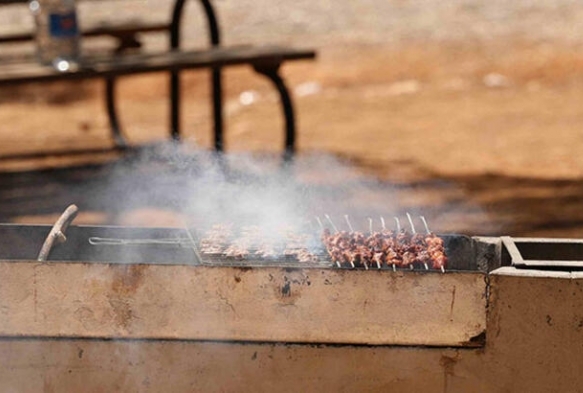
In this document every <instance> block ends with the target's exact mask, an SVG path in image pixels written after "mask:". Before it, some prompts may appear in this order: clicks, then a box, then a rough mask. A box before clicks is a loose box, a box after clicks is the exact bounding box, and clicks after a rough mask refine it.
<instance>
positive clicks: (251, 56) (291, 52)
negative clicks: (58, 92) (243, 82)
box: [0, 0, 316, 158]
mask: <svg viewBox="0 0 583 393" xmlns="http://www.w3.org/2000/svg"><path fill="white" fill-rule="evenodd" d="M198 1H199V2H200V3H201V5H202V7H203V9H204V13H205V16H206V20H207V24H208V31H209V44H210V45H209V47H208V48H206V49H204V50H182V49H180V46H181V45H180V44H181V37H180V27H181V23H182V22H181V21H182V19H183V18H182V15H183V9H184V5H185V2H186V0H176V1H175V2H174V5H173V10H172V16H171V18H170V22H169V23H168V24H159V23H158V24H156V23H152V24H147V23H139V24H136V23H135V22H130V23H128V24H122V25H112V26H100V27H96V28H92V29H85V30H82V32H81V33H82V36H83V37H84V38H83V39H85V38H86V37H98V36H111V37H115V38H116V39H117V40H118V46H117V48H116V49H115V50H114V51H110V52H109V53H106V54H95V55H86V56H83V57H82V59H81V60H80V62H79V66H78V67H75V69H74V70H72V71H69V72H59V71H56V70H55V69H53V68H52V67H49V66H43V65H40V64H39V63H38V62H37V61H36V60H35V58H34V56H32V54H31V56H27V57H24V58H19V59H18V60H17V61H5V62H2V61H1V60H0V87H4V86H10V85H18V84H24V83H43V82H54V81H62V80H80V79H103V80H104V81H105V87H106V88H105V103H106V108H107V114H108V119H109V124H110V128H111V133H112V137H113V140H114V143H115V147H117V148H120V149H124V148H126V147H127V146H128V145H127V142H126V140H125V138H124V136H123V132H122V129H121V125H120V122H119V120H118V115H117V110H116V99H115V90H116V89H115V85H116V80H117V78H119V77H121V76H124V75H131V74H144V73H152V72H169V74H170V87H169V101H170V135H171V138H172V139H174V140H179V139H180V126H179V118H180V71H183V70H186V69H197V68H209V69H211V70H212V72H211V86H212V93H211V97H212V104H213V118H214V148H215V150H216V151H219V152H220V151H222V150H223V147H224V144H223V125H224V122H223V92H222V78H221V76H222V69H223V68H225V67H228V66H235V65H250V66H252V67H253V69H254V70H255V71H256V72H257V73H259V74H260V75H263V76H265V77H267V78H268V79H269V80H271V82H272V83H273V85H274V87H275V88H276V90H277V91H278V93H279V95H280V99H281V100H280V101H281V106H282V110H283V116H284V119H285V145H284V149H285V153H284V156H285V157H286V158H290V157H291V156H292V155H293V153H294V150H295V134H296V130H295V128H296V127H295V116H294V108H293V104H292V99H291V96H290V93H289V91H288V89H287V87H286V85H285V82H284V80H283V78H282V77H281V75H280V72H279V70H280V66H281V65H282V64H283V63H284V62H286V61H293V60H300V59H313V58H314V57H315V55H316V53H315V51H314V50H311V49H294V48H289V47H283V46H236V47H225V46H222V45H221V39H220V30H219V24H218V20H217V17H216V13H215V10H214V8H213V6H212V4H211V1H210V0H198ZM6 4H22V5H26V4H27V2H26V1H24V0H0V6H2V5H6ZM0 12H1V9H0ZM82 22H83V21H81V28H82V29H83V27H82ZM152 33H166V34H168V36H169V47H168V49H167V50H163V51H160V52H156V53H148V52H144V51H142V50H138V51H136V50H135V49H137V48H140V47H141V42H140V40H139V35H141V34H152ZM33 39H34V36H33V34H32V33H21V34H12V35H4V36H0V47H1V45H3V44H17V43H19V42H20V43H21V42H28V41H32V40H33ZM128 49H134V50H131V51H130V50H128Z"/></svg>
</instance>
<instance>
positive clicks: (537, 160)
mask: <svg viewBox="0 0 583 393" xmlns="http://www.w3.org/2000/svg"><path fill="white" fill-rule="evenodd" d="M572 33H573V32H572V31H571V32H570V33H569V32H566V33H565V34H563V35H562V36H561V37H558V38H557V37H551V38H544V37H543V38H541V37H536V39H533V38H532V37H528V36H525V35H524V34H518V33H517V34H510V35H509V34H505V35H504V36H503V37H502V38H496V39H492V40H489V41H488V40H486V41H485V40H480V41H475V40H473V39H471V37H470V38H468V39H461V40H460V39H456V40H451V39H445V40H433V41H429V42H428V41H426V40H424V39H416V38H415V37H413V38H410V39H407V40H406V41H403V42H399V43H394V42H386V43H383V42H377V41H379V40H370V42H366V43H362V42H360V43H354V42H348V41H347V40H342V41H341V45H336V44H334V43H333V42H332V43H331V42H329V41H328V40H323V41H325V42H318V58H317V60H316V61H314V62H310V61H308V62H301V63H296V64H288V65H286V66H285V67H284V68H283V74H284V76H285V77H286V79H287V81H288V82H289V85H290V87H291V89H292V91H293V94H294V97H295V104H296V110H297V119H298V123H299V126H298V141H299V143H298V147H299V156H300V158H301V157H310V156H314V155H316V156H318V155H324V154H332V155H333V156H335V157H339V158H341V159H342V160H345V161H347V162H349V164H346V165H348V166H349V167H350V168H352V169H354V171H353V172H351V174H352V176H356V177H359V178H362V179H366V181H370V179H376V180H374V182H375V186H374V187H373V188H365V189H361V188H357V189H355V190H354V191H353V192H352V194H350V195H351V197H350V198H352V200H351V202H350V203H351V204H349V206H350V207H352V208H359V209H361V211H363V213H362V215H363V216H364V215H366V214H369V213H370V214H376V213H378V212H379V211H382V210H383V208H386V210H387V211H388V212H389V214H390V213H395V214H401V213H403V212H405V211H408V210H412V211H415V212H419V213H424V214H426V215H428V216H429V217H431V218H432V219H433V220H432V221H433V222H434V224H433V226H434V227H435V229H436V230H438V231H450V232H465V233H470V234H492V235H493V234H496V235H500V234H509V235H513V236H557V237H580V236H581V234H582V233H583V209H582V207H583V183H582V182H581V179H583V155H581V154H580V152H581V151H582V149H583V134H582V133H581V130H582V129H583V110H582V109H581V104H580V102H582V100H583V89H582V87H583V51H582V50H581V44H580V43H579V41H578V40H573V39H572V38H573V36H572ZM421 38H423V37H421ZM373 41H374V42H373ZM207 76H208V75H207V74H206V73H205V72H188V73H185V76H184V81H183V83H184V86H185V91H184V113H183V118H182V122H183V129H184V130H185V132H184V139H185V143H186V144H187V145H189V146H191V147H193V148H194V150H195V151H197V150H198V151H200V150H206V149H209V148H210V140H211V118H210V107H209V102H208V94H207V93H208V90H209V86H208V83H207ZM225 84H226V90H227V99H226V106H225V112H226V119H227V125H226V127H227V131H226V144H227V150H228V151H229V152H247V151H252V152H261V153H265V152H267V153H277V152H279V151H280V147H281V145H282V143H283V136H282V131H281V129H282V122H281V116H280V113H279V111H280V109H279V107H278V105H277V96H276V95H275V94H274V92H273V90H272V88H271V86H270V85H269V84H268V82H266V81H265V80H263V79H261V78H260V77H258V76H256V75H254V74H253V73H252V71H251V70H249V69H247V68H245V67H241V68H232V69H228V70H226V71H225ZM166 85H167V77H166V76H165V75H153V76H139V77H130V78H126V79H124V80H123V81H121V83H120V85H119V93H120V100H119V101H120V103H121V105H120V111H121V116H122V122H123V125H124V127H125V131H126V134H127V136H128V139H129V140H130V141H131V143H132V145H134V146H144V145H149V144H151V143H159V142H161V141H164V140H166V139H167V135H166V131H165V130H166V129H167V122H168V121H167V103H166V96H165V94H162V93H161V92H165V90H166ZM101 93H102V86H101V84H100V83H96V82H85V83H82V84H79V83H78V84H76V85H70V84H57V85H52V86H49V87H39V86H27V87H24V88H19V89H13V90H10V91H8V92H7V91H4V92H2V94H1V95H0V103H1V105H0V122H1V124H2V126H1V127H0V140H1V141H2V142H1V143H0V155H1V156H10V157H11V158H8V159H6V158H5V159H2V160H0V170H1V171H2V172H0V181H2V185H0V206H1V207H0V220H1V221H2V222H35V223H45V222H52V221H53V220H54V218H55V216H56V215H57V214H58V212H60V211H61V210H62V209H63V208H64V207H65V206H66V204H67V199H69V200H70V202H71V203H73V202H75V203H79V200H81V205H82V204H83V202H82V200H83V198H84V196H83V195H84V194H83V192H84V191H83V190H82V189H80V188H76V189H75V190H76V191H75V192H76V194H75V193H73V194H70V193H69V195H70V196H71V195H73V196H76V198H77V200H73V199H75V198H72V197H70V198H67V197H66V196H67V195H68V194H67V190H66V189H65V190H62V191H60V192H59V193H57V194H58V195H59V198H57V199H58V202H59V203H56V202H55V203H48V199H47V198H49V199H50V195H57V194H51V192H53V191H54V190H55V189H57V188H59V187H61V188H63V187H65V186H64V185H63V184H65V183H67V184H69V183H68V182H71V183H74V184H79V183H83V182H93V183H91V184H94V182H95V181H96V180H95V179H97V178H99V176H102V175H103V167H99V168H101V169H100V170H97V171H87V170H86V169H83V170H80V171H78V172H75V171H73V169H74V168H78V165H81V164H85V163H94V164H95V163H102V162H104V161H105V162H108V163H111V162H114V163H115V162H119V161H120V160H124V157H119V156H115V155H113V156H112V155H109V154H106V155H87V154H83V155H74V156H69V157H48V158H44V159H40V160H39V159H34V160H30V159H26V158H25V157H24V156H23V155H26V154H28V153H33V152H39V151H53V150H62V149H79V148H95V147H107V146H111V141H110V139H109V136H108V131H107V119H106V116H105V112H104V110H103V105H102V104H103V103H102V100H101ZM15 156H16V157H15ZM18 156H20V157H18ZM140 162H142V163H143V162H144V161H143V160H142V161H140ZM47 168H48V170H47ZM133 168H134V170H137V169H136V166H134V167H133ZM161 171H162V172H157V175H158V176H165V174H164V173H165V172H164V170H161ZM314 172H316V176H315V177H317V178H319V179H325V180H323V181H324V182H326V181H328V182H330V184H332V185H333V186H334V187H337V189H341V188H342V189H343V190H344V191H343V192H347V191H346V189H345V187H346V185H347V184H351V181H347V180H346V179H344V178H334V177H333V176H332V177H330V174H329V173H327V169H326V168H325V167H322V166H318V167H317V168H316V167H314ZM306 173H309V170H307V169H304V174H306ZM83 176H87V178H86V179H85V178H83ZM64 178H66V179H67V181H66V182H59V181H56V183H55V179H64ZM23 179H26V180H23ZM331 179H332V180H331ZM23 184H26V187H25V186H23ZM343 187H344V188H343ZM123 192H131V190H124V191H123ZM43 195H48V196H47V197H43ZM343 195H348V194H343ZM114 199H115V198H114ZM388 200H390V201H391V206H390V207H388V206H387V205H386V201H388ZM366 201H368V202H366ZM369 203H370V206H374V208H368V209H367V207H366V206H367V204H369ZM63 205H64V206H63ZM38 206H45V207H44V208H38ZM89 206H90V204H88V205H87V207H88V210H89V211H87V212H86V214H82V215H81V216H80V217H79V219H78V220H79V223H113V224H132V225H133V224H136V225H152V224H155V225H173V224H176V222H177V219H176V214H175V213H176V212H175V211H174V210H173V209H171V208H169V209H167V211H164V208H163V207H162V208H161V206H160V205H156V206H147V205H144V206H140V207H139V208H135V209H126V210H123V211H121V210H119V209H113V210H115V217H113V216H112V214H111V213H112V212H111V211H108V207H107V206H106V205H99V204H94V205H91V207H89ZM345 206H346V205H344V207H343V208H345Z"/></svg>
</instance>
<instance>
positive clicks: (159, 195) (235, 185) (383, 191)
mask: <svg viewBox="0 0 583 393" xmlns="http://www.w3.org/2000/svg"><path fill="white" fill-rule="evenodd" d="M109 179H110V180H109V184H108V185H107V187H106V189H105V190H100V191H99V192H96V194H95V198H97V199H99V198H102V197H103V196H104V195H103V194H104V193H105V194H109V197H106V198H109V201H110V202H111V203H112V204H113V205H115V206H116V209H117V210H118V211H131V210H132V209H136V208H139V207H143V206H153V207H156V208H159V209H162V210H172V211H174V212H176V213H177V214H178V215H180V217H181V218H182V220H183V222H184V225H187V226H189V227H191V228H193V229H195V230H196V231H197V232H203V231H205V230H206V229H208V228H209V227H210V226H212V225H213V224H219V223H233V224H235V226H238V227H241V226H257V227H259V228H260V230H261V232H262V234H263V236H264V237H270V236H271V237H273V236H277V234H279V233H281V232H282V230H287V229H291V230H294V231H301V232H305V231H317V230H318V225H317V222H316V220H315V217H316V216H320V217H321V218H322V219H323V216H324V215H325V214H329V215H330V216H331V218H332V220H333V221H334V223H335V224H336V226H338V227H339V228H341V229H348V227H347V223H346V222H345V220H344V215H345V214H348V215H349V216H350V220H351V223H352V225H353V227H354V228H355V229H356V230H361V231H366V230H368V228H369V220H368V218H369V217H371V218H373V219H374V226H375V228H380V217H381V216H384V217H385V218H386V220H387V225H391V226H394V220H393V216H397V217H399V218H400V219H401V221H402V223H406V219H405V212H410V213H411V214H412V215H413V216H414V217H418V216H420V215H424V216H425V217H426V218H427V219H428V221H429V223H430V226H431V229H432V230H434V231H435V232H441V233H444V232H458V233H459V232H463V231H464V229H465V228H467V225H466V226H465V227H464V223H466V224H467V223H471V225H475V222H476V221H482V222H487V221H488V220H487V217H486V215H485V213H484V211H483V210H482V209H481V208H480V206H476V205H473V204H471V203H469V202H467V201H465V200H464V191H463V190H460V189H459V187H458V186H457V185H455V184H448V183H447V182H444V181H442V180H431V179H427V180H424V181H422V182H417V183H415V184H406V183H395V182H389V181H382V180H379V179H377V178H375V177H373V176H369V175H367V174H366V173H365V172H364V171H363V170H362V169H360V168H358V167H356V166H355V165H354V164H353V163H351V162H350V161H348V160H343V159H340V158H338V157H335V156H332V155H329V154H323V153H313V154H301V155H298V156H297V157H296V158H295V159H294V161H293V163H291V164H290V165H288V166H285V167H284V166H282V162H281V159H280V157H279V156H274V155H258V154H255V155H253V154H248V153H237V154H235V153H230V154H225V155H222V156H217V155H215V154H213V153H210V152H205V151H194V152H193V151H188V150H187V149H186V148H185V147H177V146H176V145H174V144H164V145H161V146H158V147H156V148H153V149H150V150H147V151H144V152H142V153H140V154H138V155H136V156H133V157H131V158H129V159H127V160H123V161H122V162H119V163H117V164H116V165H115V166H114V167H113V170H112V173H111V175H110V176H109ZM444 190H445V193H446V194H447V198H450V196H451V198H452V199H454V200H456V201H458V202H457V203H451V202H450V201H449V200H446V201H445V202H446V203H441V202H440V201H437V202H436V199H435V195H436V194H438V193H442V194H443V193H444ZM100 194H101V196H100ZM119 194H123V195H124V197H123V199H122V200H114V199H115V198H116V195H119ZM323 221H324V220H323ZM324 222H325V221H324ZM416 224H417V225H419V228H421V222H420V221H419V220H416Z"/></svg>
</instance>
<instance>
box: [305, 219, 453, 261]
mask: <svg viewBox="0 0 583 393" xmlns="http://www.w3.org/2000/svg"><path fill="white" fill-rule="evenodd" d="M325 217H326V220H327V221H328V223H329V224H330V227H331V228H332V231H331V230H330V229H328V228H326V227H325V226H324V224H323V223H322V221H321V220H320V218H319V217H316V220H317V221H318V224H319V225H320V228H321V230H322V235H321V240H322V243H323V244H324V246H325V247H326V251H327V252H328V255H329V256H330V258H331V259H332V261H333V262H334V263H335V264H336V265H337V266H338V267H351V268H356V267H364V268H365V269H369V268H373V267H376V268H377V269H381V268H383V267H392V269H393V270H396V269H397V268H409V269H414V268H416V267H421V268H424V269H425V270H429V268H430V267H431V268H432V269H438V270H441V271H442V272H445V267H446V264H447V256H446V254H445V247H444V243H443V239H441V238H440V237H438V236H436V235H435V234H434V233H433V232H431V230H430V229H429V226H428V225H427V221H426V220H425V217H423V216H421V217H420V219H421V221H422V222H423V225H424V227H425V231H426V233H425V234H421V233H418V232H417V231H416V230H415V225H414V224H413V220H412V218H411V215H410V214H409V213H407V219H408V221H409V224H410V226H411V232H409V231H408V230H407V229H406V228H403V227H401V223H400V221H399V218H398V217H394V219H395V223H396V230H390V229H388V228H387V227H386V223H385V219H384V218H383V217H380V221H381V230H380V231H374V230H373V220H372V219H371V218H369V233H368V234H364V233H362V232H358V231H355V230H354V229H353V227H352V224H351V222H350V219H349V217H348V215H345V216H344V218H345V220H346V223H347V225H348V228H349V230H350V231H342V230H338V228H337V227H336V225H335V224H334V223H333V222H332V219H331V218H330V216H329V215H325Z"/></svg>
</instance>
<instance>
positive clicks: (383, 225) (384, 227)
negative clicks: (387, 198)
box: [381, 216, 387, 231]
mask: <svg viewBox="0 0 583 393" xmlns="http://www.w3.org/2000/svg"><path fill="white" fill-rule="evenodd" d="M381 228H383V231H386V230H387V226H386V225H385V218H384V217H383V216H381Z"/></svg>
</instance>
